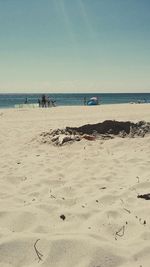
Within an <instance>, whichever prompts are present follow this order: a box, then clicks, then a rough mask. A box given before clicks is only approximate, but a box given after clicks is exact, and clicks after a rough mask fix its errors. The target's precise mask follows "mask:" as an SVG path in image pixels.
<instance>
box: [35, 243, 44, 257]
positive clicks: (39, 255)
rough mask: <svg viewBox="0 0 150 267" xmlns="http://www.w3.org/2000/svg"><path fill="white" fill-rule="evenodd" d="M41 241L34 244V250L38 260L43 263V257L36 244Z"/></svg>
mask: <svg viewBox="0 0 150 267" xmlns="http://www.w3.org/2000/svg"><path fill="white" fill-rule="evenodd" d="M39 240H40V239H37V240H36V242H35V243H34V249H35V252H36V255H37V256H38V259H39V261H42V257H43V255H42V254H41V253H40V252H39V251H38V249H37V248H36V244H37V242H38V241H39Z"/></svg>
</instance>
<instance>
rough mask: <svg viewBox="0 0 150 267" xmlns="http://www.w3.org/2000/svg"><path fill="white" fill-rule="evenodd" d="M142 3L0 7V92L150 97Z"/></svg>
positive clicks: (18, 2)
mask: <svg viewBox="0 0 150 267" xmlns="http://www.w3.org/2000/svg"><path fill="white" fill-rule="evenodd" d="M149 12H150V1H149V0H25V1H24V0H0V92H20V93H21V92H75V93H77V92H150V78H149V77H150V15H149Z"/></svg>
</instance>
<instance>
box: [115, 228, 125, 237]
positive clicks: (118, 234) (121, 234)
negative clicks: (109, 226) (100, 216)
mask: <svg viewBox="0 0 150 267" xmlns="http://www.w3.org/2000/svg"><path fill="white" fill-rule="evenodd" d="M124 231H125V226H124V225H123V226H122V227H121V228H120V229H119V230H118V231H117V232H116V233H115V239H116V240H117V237H116V236H119V237H122V236H124Z"/></svg>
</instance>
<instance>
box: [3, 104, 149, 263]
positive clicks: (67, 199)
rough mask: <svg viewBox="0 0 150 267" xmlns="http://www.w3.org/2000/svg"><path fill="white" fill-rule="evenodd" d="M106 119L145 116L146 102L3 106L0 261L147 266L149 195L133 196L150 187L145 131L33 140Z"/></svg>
mask: <svg viewBox="0 0 150 267" xmlns="http://www.w3.org/2000/svg"><path fill="white" fill-rule="evenodd" d="M105 119H116V120H124V121H125V120H130V121H139V120H146V121H149V122H150V105H149V104H145V105H143V104H140V105H131V104H128V105H126V104H125V105H108V106H97V107H57V108H50V109H33V110H32V109H11V110H0V153H1V154H0V267H12V266H13V267H35V266H43V267H117V266H121V267H140V266H142V267H149V266H150V201H146V200H143V199H140V198H137V194H143V193H150V136H147V137H145V138H134V139H129V138H125V139H122V138H119V137H116V138H115V139H112V140H107V141H100V140H96V141H87V140H82V141H81V142H76V143H73V144H71V145H70V144H69V145H65V146H63V147H54V146H52V145H48V144H41V143H39V142H38V137H39V134H40V133H41V132H43V131H48V130H49V129H50V128H52V129H55V128H62V127H66V126H81V125H83V124H86V123H97V122H102V121H103V120H105ZM62 214H64V215H65V217H66V219H65V220H62V219H61V218H60V215H62ZM120 229H121V230H120ZM119 230H120V232H119V233H118V235H117V234H116V232H118V231H119ZM38 239H39V240H38ZM36 240H38V241H37V244H36V246H35V247H36V248H37V250H38V251H39V252H40V253H41V254H42V255H43V256H41V258H42V260H41V261H39V260H38V256H37V254H36V251H35V248H34V244H35V242H36Z"/></svg>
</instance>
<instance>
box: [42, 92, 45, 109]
mask: <svg viewBox="0 0 150 267" xmlns="http://www.w3.org/2000/svg"><path fill="white" fill-rule="evenodd" d="M42 108H46V96H45V95H42Z"/></svg>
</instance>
